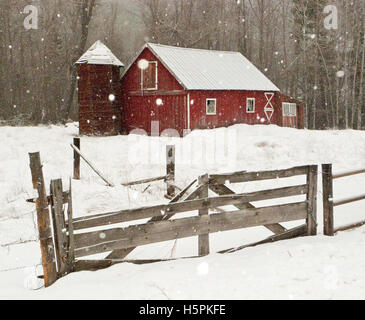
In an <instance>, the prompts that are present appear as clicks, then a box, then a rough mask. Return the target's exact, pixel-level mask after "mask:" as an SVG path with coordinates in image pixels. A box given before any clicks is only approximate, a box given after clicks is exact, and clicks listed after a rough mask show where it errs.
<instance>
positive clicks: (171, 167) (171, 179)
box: [166, 146, 175, 198]
mask: <svg viewBox="0 0 365 320" xmlns="http://www.w3.org/2000/svg"><path fill="white" fill-rule="evenodd" d="M166 176H167V178H166V185H167V197H169V198H173V197H174V196H175V186H174V185H175V146H166Z"/></svg>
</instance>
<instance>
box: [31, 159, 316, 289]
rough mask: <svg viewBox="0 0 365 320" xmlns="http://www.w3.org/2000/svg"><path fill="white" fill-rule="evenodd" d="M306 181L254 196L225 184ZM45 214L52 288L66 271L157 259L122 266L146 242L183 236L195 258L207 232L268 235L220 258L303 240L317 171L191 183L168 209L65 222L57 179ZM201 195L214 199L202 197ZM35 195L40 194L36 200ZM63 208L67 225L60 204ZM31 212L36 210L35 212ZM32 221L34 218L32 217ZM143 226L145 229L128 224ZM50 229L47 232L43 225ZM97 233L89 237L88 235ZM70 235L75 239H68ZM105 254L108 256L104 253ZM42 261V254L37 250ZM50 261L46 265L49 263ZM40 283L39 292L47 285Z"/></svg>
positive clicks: (203, 250)
mask: <svg viewBox="0 0 365 320" xmlns="http://www.w3.org/2000/svg"><path fill="white" fill-rule="evenodd" d="M300 175H302V176H306V183H305V184H302V185H295V186H287V187H280V188H276V189H268V190H260V191H256V192H250V193H241V194H235V193H234V192H233V191H232V190H231V189H230V188H229V187H228V186H227V184H235V183H241V182H250V181H259V180H271V179H274V180H275V181H277V180H276V179H282V178H288V177H293V176H300ZM51 190H52V195H51V197H50V203H49V204H50V205H51V209H52V210H51V212H52V217H53V219H52V220H53V223H54V228H53V229H54V230H55V234H54V239H55V244H56V245H55V252H56V254H55V258H52V255H51V254H48V255H47V256H44V264H43V267H44V273H45V279H46V278H47V279H52V280H53V282H54V281H55V279H57V278H58V277H60V276H63V275H65V274H67V273H69V272H72V271H78V270H85V269H87V270H93V269H98V268H104V267H107V266H110V265H112V264H115V263H121V262H126V261H127V262H134V263H146V262H157V261H162V260H147V261H146V260H143V261H141V260H140V261H138V260H134V261H131V260H126V259H125V258H126V256H127V255H128V254H129V253H130V252H131V251H133V250H134V249H135V248H136V247H138V246H141V245H147V244H151V243H157V242H163V241H168V240H176V239H182V238H187V237H197V238H198V256H204V255H207V254H209V253H210V247H209V235H210V234H211V233H215V232H221V231H228V230H235V229H243V228H249V227H257V226H264V227H265V228H267V229H269V230H270V231H272V232H273V233H274V235H273V236H271V237H269V238H267V239H264V240H262V241H260V242H257V243H254V244H246V245H243V246H241V247H238V248H231V249H227V250H224V251H221V253H226V252H232V251H235V250H240V249H242V248H245V247H247V246H252V245H257V244H260V243H265V242H271V241H277V240H282V239H289V238H293V237H297V236H303V235H315V234H316V230H317V228H316V226H317V222H316V220H317V215H316V212H317V210H316V198H317V166H303V167H295V168H291V169H286V170H276V171H263V172H235V173H229V174H213V175H208V174H207V175H204V176H201V177H199V178H198V179H197V181H193V182H192V183H191V184H189V185H188V186H187V187H186V188H184V189H183V190H182V191H181V192H180V193H179V194H178V195H176V196H175V197H174V198H173V199H172V200H171V201H170V203H168V204H160V205H155V206H149V207H142V208H137V209H128V210H121V211H116V212H109V213H102V214H95V215H90V216H84V217H80V218H75V219H73V215H72V200H71V192H66V193H64V192H62V187H61V183H60V181H59V180H56V181H53V182H52V184H51ZM209 190H211V191H213V192H214V193H215V194H217V196H209ZM300 195H303V196H305V199H304V200H303V201H300V202H295V203H292V202H288V203H284V204H281V205H275V206H267V207H254V206H253V205H252V204H251V202H257V201H263V200H270V199H280V198H281V199H284V198H286V197H291V196H300ZM40 196H41V194H40ZM65 201H66V202H68V203H69V205H68V212H67V219H65V212H64V210H62V204H63V203H65ZM226 206H233V207H234V208H235V210H232V211H225V210H224V209H222V208H221V207H226ZM192 211H196V212H197V213H198V214H197V215H195V216H190V217H185V218H176V219H174V220H171V218H172V217H174V215H175V214H177V213H182V212H192ZM37 212H38V211H37ZM38 214H39V215H40V214H42V213H41V212H38ZM142 219H148V222H141V223H138V222H137V223H136V221H138V220H142ZM296 220H305V224H303V225H300V226H299V227H296V228H294V229H290V230H287V229H286V228H285V227H284V226H283V225H282V224H281V223H283V222H289V221H296ZM126 222H132V224H131V225H129V226H127V227H118V226H116V227H115V228H111V226H112V225H113V224H120V223H126ZM48 228H49V229H50V227H49V226H48ZM95 228H97V230H95ZM74 231H76V232H74ZM109 252H111V253H109ZM101 253H105V254H107V253H109V254H108V256H107V257H106V258H105V259H102V260H92V261H90V260H80V258H82V257H87V256H90V255H94V254H101ZM42 256H43V251H42ZM52 261H53V262H52ZM55 261H57V266H58V272H57V274H56V276H54V275H52V274H51V276H50V274H48V273H50V272H54V270H53V269H52V270H49V269H48V268H47V266H48V265H49V263H50V262H51V263H54V262H55ZM53 282H52V281H51V282H48V283H47V282H46V285H50V284H52V283H53Z"/></svg>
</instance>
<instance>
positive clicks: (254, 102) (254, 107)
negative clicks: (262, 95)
mask: <svg viewBox="0 0 365 320" xmlns="http://www.w3.org/2000/svg"><path fill="white" fill-rule="evenodd" d="M248 100H253V111H248V110H247V107H248V106H247V101H248ZM255 112H256V98H246V113H255Z"/></svg>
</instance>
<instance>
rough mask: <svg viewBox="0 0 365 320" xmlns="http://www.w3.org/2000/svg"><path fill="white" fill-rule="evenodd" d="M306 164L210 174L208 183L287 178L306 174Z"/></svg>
mask: <svg viewBox="0 0 365 320" xmlns="http://www.w3.org/2000/svg"><path fill="white" fill-rule="evenodd" d="M307 170H308V166H303V167H295V168H291V169H285V170H275V171H260V172H246V171H242V172H234V173H226V174H212V175H210V180H209V184H225V183H227V182H228V183H240V182H249V181H259V180H269V179H277V178H289V177H293V176H298V175H305V174H307Z"/></svg>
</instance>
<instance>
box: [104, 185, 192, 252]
mask: <svg viewBox="0 0 365 320" xmlns="http://www.w3.org/2000/svg"><path fill="white" fill-rule="evenodd" d="M195 182H196V180H194V181H193V182H191V183H190V184H189V185H188V186H186V187H185V188H184V189H183V190H182V191H181V192H180V193H179V194H178V195H176V196H175V197H174V198H173V199H172V200H171V201H170V203H175V202H178V201H179V200H180V199H182V197H184V195H185V194H186V192H187V191H188V190H189V189H190V188H191V187H192V185H193V184H194V183H195ZM196 194H197V191H194V192H192V194H190V195H189V197H190V198H191V199H193V198H195V197H196ZM189 197H188V198H189ZM188 198H187V200H189V199H188ZM170 217H171V216H168V215H165V216H157V217H153V218H152V219H150V221H149V222H154V221H161V220H165V219H167V220H168V219H169V218H170ZM135 248H136V247H130V248H126V249H116V250H113V251H112V252H111V253H110V254H109V255H108V256H107V257H106V259H124V258H125V257H126V256H127V255H128V254H130V253H131V252H132V251H133V250H134V249H135Z"/></svg>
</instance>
